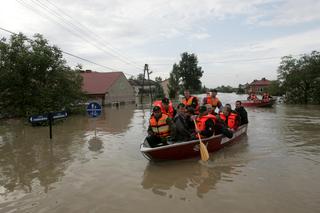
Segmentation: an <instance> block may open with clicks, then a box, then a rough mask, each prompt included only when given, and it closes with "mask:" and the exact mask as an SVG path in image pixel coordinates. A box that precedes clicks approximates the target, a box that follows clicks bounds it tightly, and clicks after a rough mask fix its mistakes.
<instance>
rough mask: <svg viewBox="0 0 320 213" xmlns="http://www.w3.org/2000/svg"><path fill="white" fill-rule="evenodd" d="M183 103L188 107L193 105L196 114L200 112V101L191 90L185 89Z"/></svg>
mask: <svg viewBox="0 0 320 213" xmlns="http://www.w3.org/2000/svg"><path fill="white" fill-rule="evenodd" d="M182 103H183V104H184V105H185V106H186V107H193V109H194V112H195V114H199V107H200V105H199V101H198V98H197V97H195V96H191V95H190V91H189V90H188V89H185V90H184V98H183V99H182Z"/></svg>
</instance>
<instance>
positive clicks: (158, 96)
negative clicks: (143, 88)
mask: <svg viewBox="0 0 320 213" xmlns="http://www.w3.org/2000/svg"><path fill="white" fill-rule="evenodd" d="M155 82H156V83H155V87H156V88H155V92H154V96H155V99H162V98H164V91H163V88H162V86H161V82H162V78H161V77H156V78H155Z"/></svg>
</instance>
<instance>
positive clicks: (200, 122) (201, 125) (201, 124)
mask: <svg viewBox="0 0 320 213" xmlns="http://www.w3.org/2000/svg"><path fill="white" fill-rule="evenodd" d="M208 119H212V120H213V122H214V123H216V121H217V118H216V116H214V115H212V114H208V115H205V116H202V117H201V118H200V117H199V116H198V117H197V119H196V124H197V129H198V130H200V131H204V130H205V129H206V121H207V120H208ZM200 136H201V137H203V136H202V135H201V134H200Z"/></svg>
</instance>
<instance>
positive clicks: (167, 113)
mask: <svg viewBox="0 0 320 213" xmlns="http://www.w3.org/2000/svg"><path fill="white" fill-rule="evenodd" d="M153 106H159V107H160V109H161V112H162V114H166V115H168V116H169V118H173V114H174V109H173V106H172V102H171V101H170V102H169V109H168V111H166V109H165V108H164V106H163V105H162V101H161V100H158V101H155V102H153Z"/></svg>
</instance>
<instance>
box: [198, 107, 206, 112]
mask: <svg viewBox="0 0 320 213" xmlns="http://www.w3.org/2000/svg"><path fill="white" fill-rule="evenodd" d="M205 111H207V107H206V106H201V107H200V108H199V113H204V112H205Z"/></svg>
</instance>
